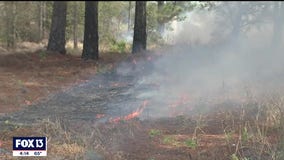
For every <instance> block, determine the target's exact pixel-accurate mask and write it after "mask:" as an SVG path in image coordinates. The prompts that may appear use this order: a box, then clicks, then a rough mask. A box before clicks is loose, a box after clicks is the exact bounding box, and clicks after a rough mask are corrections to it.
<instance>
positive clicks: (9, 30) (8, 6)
mask: <svg viewBox="0 0 284 160" xmlns="http://www.w3.org/2000/svg"><path fill="white" fill-rule="evenodd" d="M16 7H17V6H16V3H15V2H13V1H10V2H5V4H4V13H5V22H6V26H5V28H6V40H7V41H6V42H7V48H9V49H10V48H12V49H13V48H15V46H16V16H17V14H16V11H17V8H16Z"/></svg>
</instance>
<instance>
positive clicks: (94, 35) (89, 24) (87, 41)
mask: <svg viewBox="0 0 284 160" xmlns="http://www.w3.org/2000/svg"><path fill="white" fill-rule="evenodd" d="M82 58H83V59H85V60H87V59H94V60H97V59H99V36H98V2H97V1H86V2H85V30H84V43H83V53H82Z"/></svg>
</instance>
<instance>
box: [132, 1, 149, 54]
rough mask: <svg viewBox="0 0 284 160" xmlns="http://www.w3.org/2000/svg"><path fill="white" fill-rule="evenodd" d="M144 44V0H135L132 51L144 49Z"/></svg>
mask: <svg viewBox="0 0 284 160" xmlns="http://www.w3.org/2000/svg"><path fill="white" fill-rule="evenodd" d="M146 46H147V33H146V1H136V6H135V23H134V37H133V45H132V53H133V54H135V53H139V52H141V51H143V50H146Z"/></svg>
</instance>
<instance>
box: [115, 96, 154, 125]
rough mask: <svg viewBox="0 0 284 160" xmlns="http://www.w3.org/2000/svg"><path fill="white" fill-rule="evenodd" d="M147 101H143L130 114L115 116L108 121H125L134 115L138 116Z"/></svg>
mask: <svg viewBox="0 0 284 160" xmlns="http://www.w3.org/2000/svg"><path fill="white" fill-rule="evenodd" d="M148 103H149V102H148V101H147V100H145V101H144V102H143V105H142V106H141V107H139V108H138V109H137V110H136V111H134V112H132V113H130V114H128V115H126V116H124V117H117V118H114V119H110V122H112V123H118V122H119V121H121V120H125V121H127V120H130V119H133V118H135V117H138V116H139V115H140V114H141V113H142V112H143V110H144V108H145V107H146V106H147V104H148Z"/></svg>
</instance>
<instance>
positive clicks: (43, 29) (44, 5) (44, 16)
mask: <svg viewBox="0 0 284 160" xmlns="http://www.w3.org/2000/svg"><path fill="white" fill-rule="evenodd" d="M42 8H43V11H42V12H43V13H42V39H44V38H45V24H46V2H45V1H43V7H42Z"/></svg>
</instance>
